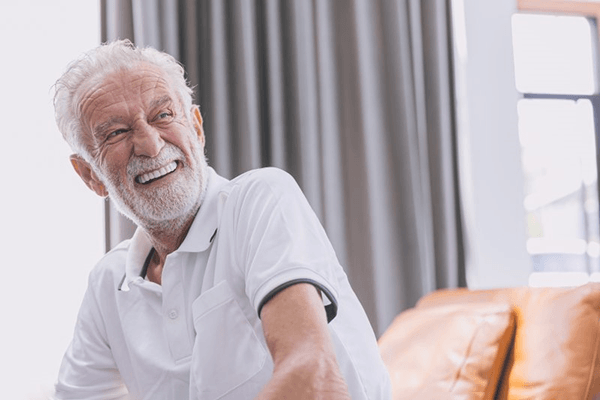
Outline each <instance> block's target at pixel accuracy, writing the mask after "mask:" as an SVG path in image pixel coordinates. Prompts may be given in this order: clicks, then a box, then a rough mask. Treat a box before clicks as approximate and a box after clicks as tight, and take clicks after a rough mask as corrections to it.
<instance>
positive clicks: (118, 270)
mask: <svg viewBox="0 0 600 400" xmlns="http://www.w3.org/2000/svg"><path fill="white" fill-rule="evenodd" d="M129 244H130V239H127V240H124V241H122V242H121V243H119V244H118V245H116V246H115V247H114V248H113V249H111V250H110V251H109V252H108V253H106V254H105V255H104V256H102V258H101V259H100V260H99V261H98V262H97V263H96V265H95V266H94V268H93V269H92V271H91V272H90V277H89V280H90V283H92V282H93V283H94V284H95V285H99V284H100V285H103V284H111V285H112V284H114V283H115V282H116V283H117V286H118V284H119V282H120V281H121V280H122V279H123V276H125V263H126V260H127V252H128V250H129ZM117 286H115V287H117Z"/></svg>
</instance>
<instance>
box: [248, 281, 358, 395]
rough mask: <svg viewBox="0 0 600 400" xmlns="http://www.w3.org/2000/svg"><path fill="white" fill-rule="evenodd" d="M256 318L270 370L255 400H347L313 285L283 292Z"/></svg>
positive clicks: (321, 308) (346, 393) (320, 301)
mask: <svg viewBox="0 0 600 400" xmlns="http://www.w3.org/2000/svg"><path fill="white" fill-rule="evenodd" d="M261 319H262V324H263V330H264V333H265V338H266V340H267V346H268V347H269V351H270V352H271V355H272V357H273V363H274V370H273V377H272V379H271V381H269V383H268V384H267V385H266V386H265V387H264V389H263V390H262V392H261V393H260V394H259V396H258V397H257V400H268V399H286V400H300V399H310V400H315V399H328V400H342V399H343V400H347V399H350V395H349V394H348V387H347V386H346V382H345V381H344V378H343V376H342V374H341V372H340V369H339V366H338V363H337V359H336V356H335V351H334V349H333V343H332V342H331V336H330V334H329V329H328V327H327V317H326V315H325V307H324V306H323V301H322V300H321V297H320V294H319V292H318V290H317V289H316V288H315V287H314V286H312V285H310V284H307V283H300V284H296V285H293V286H290V287H289V288H286V289H284V290H283V291H282V292H280V293H278V294H277V295H276V296H275V297H273V298H272V299H271V300H269V302H268V303H267V304H265V306H264V307H263V309H262V312H261Z"/></svg>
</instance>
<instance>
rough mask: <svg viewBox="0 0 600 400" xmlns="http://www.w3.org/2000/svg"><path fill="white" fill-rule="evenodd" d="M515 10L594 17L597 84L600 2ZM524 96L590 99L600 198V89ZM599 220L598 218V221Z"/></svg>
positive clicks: (526, 4) (549, 1)
mask: <svg viewBox="0 0 600 400" xmlns="http://www.w3.org/2000/svg"><path fill="white" fill-rule="evenodd" d="M517 11H518V12H531V13H538V14H540V13H543V14H552V15H566V16H578V17H585V18H590V19H593V20H594V25H595V28H596V29H595V31H596V47H597V48H595V49H593V51H594V53H595V54H594V55H595V57H596V60H595V62H596V65H595V67H596V69H595V73H596V81H597V82H598V86H600V60H599V59H598V54H599V49H598V47H600V2H590V1H579V0H517ZM520 93H521V96H522V98H523V99H552V100H572V101H577V100H589V101H590V103H591V104H592V111H593V119H594V134H595V143H596V171H598V177H599V178H598V181H597V185H596V190H597V193H598V198H599V199H600V90H599V87H596V93H593V94H589V95H585V94H554V93H525V92H520ZM584 218H585V219H586V221H585V224H586V230H588V229H589V228H588V223H589V221H587V219H588V216H587V213H586V215H585V216H584ZM599 224H600V221H599ZM586 265H587V269H588V271H587V272H588V275H590V276H591V274H592V273H594V272H595V271H592V268H591V265H590V262H589V258H588V257H586Z"/></svg>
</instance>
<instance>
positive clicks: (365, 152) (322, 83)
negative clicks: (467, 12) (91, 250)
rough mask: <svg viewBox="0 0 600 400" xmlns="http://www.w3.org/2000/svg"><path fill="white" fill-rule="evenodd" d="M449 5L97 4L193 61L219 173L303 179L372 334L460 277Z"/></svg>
mask: <svg viewBox="0 0 600 400" xmlns="http://www.w3.org/2000/svg"><path fill="white" fill-rule="evenodd" d="M448 2H449V0H434V1H429V0H405V1H398V0H346V1H334V0H172V1H158V0H153V1H142V0H103V1H102V14H103V24H102V26H103V40H113V39H116V38H129V39H131V40H132V41H133V42H134V43H136V44H137V45H143V46H146V45H150V46H153V47H156V48H158V49H159V50H164V51H167V52H169V53H171V54H172V55H174V56H175V57H176V58H178V59H179V60H180V61H181V62H182V63H183V64H184V66H185V67H186V70H187V72H188V74H189V76H188V78H189V80H190V82H191V83H192V84H193V85H194V87H195V91H196V103H198V104H199V105H200V109H201V112H202V116H203V118H204V127H205V133H206V139H207V154H208V159H209V164H211V165H212V166H213V167H214V168H215V169H216V170H217V172H219V173H220V174H221V175H223V176H226V177H228V178H231V177H234V176H236V175H238V174H240V173H242V172H244V171H247V170H249V169H252V168H259V167H262V166H268V165H272V166H277V167H280V168H282V169H285V170H287V171H288V172H290V173H291V174H292V175H293V176H294V177H295V178H296V180H297V181H298V183H299V184H300V186H301V187H302V189H303V191H304V193H305V195H306V197H307V198H308V200H309V202H310V204H311V205H312V207H313V209H314V210H315V212H316V214H317V215H318V216H319V218H320V220H321V222H322V223H323V225H324V227H325V229H326V230H327V233H328V235H329V237H330V239H331V241H332V243H333V245H334V248H335V249H336V252H337V254H338V256H339V259H340V261H341V262H342V265H343V266H344V268H345V270H346V273H347V274H348V278H349V280H350V282H351V284H352V286H353V288H354V290H355V292H356V293H357V295H358V296H359V298H360V300H361V302H362V303H363V306H364V307H365V310H366V311H367V314H368V316H369V318H370V320H371V323H372V324H373V327H374V329H375V332H376V333H377V334H378V335H379V334H381V333H382V332H383V331H384V330H385V328H386V327H387V326H388V325H389V324H390V323H391V321H392V319H393V318H394V317H395V316H396V315H397V314H398V313H399V312H400V311H401V310H403V309H405V308H408V307H411V306H413V305H414V304H415V303H416V301H417V300H418V299H419V298H420V297H421V296H422V295H424V294H426V293H428V292H430V291H432V290H435V289H437V288H442V287H456V286H464V285H465V271H464V268H465V267H464V264H465V263H464V254H463V253H464V251H463V247H464V246H463V235H462V229H461V213H460V199H459V197H458V193H459V188H458V185H459V182H458V178H457V176H458V173H457V172H458V171H457V151H456V149H457V145H456V134H455V124H454V110H453V91H452V79H451V76H452V68H451V67H452V66H451V50H450V49H451V40H450V39H451V38H450V36H449V35H450V26H449V21H450V17H449V12H450V8H449V4H448ZM108 219H109V220H110V225H111V226H110V244H109V246H114V245H115V244H116V243H117V242H118V241H119V240H121V239H124V238H126V236H127V233H123V229H121V228H120V227H119V226H120V225H123V226H127V223H128V222H125V221H123V218H122V217H121V218H116V217H115V215H114V210H109V212H108ZM115 220H117V222H115ZM129 224H130V223H129Z"/></svg>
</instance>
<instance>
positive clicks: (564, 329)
mask: <svg viewBox="0 0 600 400" xmlns="http://www.w3.org/2000/svg"><path fill="white" fill-rule="evenodd" d="M599 341H600V283H590V284H587V285H584V286H581V287H577V288H569V289H564V288H513V289H494V290H481V291H475V290H468V289H452V290H439V291H436V292H433V293H431V294H429V295H427V296H425V297H423V298H422V299H421V300H420V301H419V302H418V303H417V305H416V306H415V307H414V308H412V309H409V310H406V311H404V312H403V313H401V314H400V315H399V316H398V317H397V318H396V319H395V320H394V322H393V323H392V325H391V326H390V327H389V328H388V329H387V331H386V332H385V333H384V334H383V335H382V337H381V338H380V340H379V347H380V350H381V354H382V357H383V360H384V362H385V364H386V366H387V367H388V370H389V372H390V377H391V380H392V388H393V393H394V395H393V399H394V400H400V399H419V400H428V399H432V400H433V399H435V400H443V399H461V400H462V399H464V400H466V399H498V400H506V399H509V400H524V399H532V400H562V399H565V400H580V399H582V400H588V399H589V400H592V399H594V400H598V399H600V355H599V354H598V353H599V351H598V350H599Z"/></svg>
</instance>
